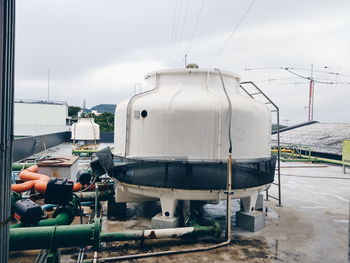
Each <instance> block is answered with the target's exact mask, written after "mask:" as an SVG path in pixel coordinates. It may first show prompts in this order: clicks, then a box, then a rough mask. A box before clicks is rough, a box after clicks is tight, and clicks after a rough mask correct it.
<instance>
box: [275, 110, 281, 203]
mask: <svg viewBox="0 0 350 263" xmlns="http://www.w3.org/2000/svg"><path fill="white" fill-rule="evenodd" d="M275 107H276V110H277V147H278V151H277V169H278V170H277V176H278V206H282V200H281V198H282V197H281V141H280V110H279V108H278V107H277V106H275Z"/></svg>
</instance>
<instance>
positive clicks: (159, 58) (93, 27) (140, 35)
mask: <svg viewBox="0 0 350 263" xmlns="http://www.w3.org/2000/svg"><path fill="white" fill-rule="evenodd" d="M201 2H202V1H201V0H193V1H190V2H189V4H188V10H187V14H188V15H187V20H186V24H185V26H184V30H183V35H182V36H179V34H178V35H177V37H176V39H177V41H179V40H180V39H181V40H182V43H175V44H174V43H173V44H172V45H171V46H172V47H173V48H172V49H170V51H171V54H172V58H174V57H175V55H177V57H176V59H175V58H174V59H173V60H172V61H171V62H172V63H169V59H168V58H169V57H168V54H169V46H170V44H171V43H170V39H171V32H172V23H173V17H174V10H175V5H176V1H170V0H168V1H160V0H158V1H155V0H150V1H141V0H139V1H136V0H132V1H112V0H109V1H107V0H103V1H101V0H100V1H92V0H75V1H68V0H52V1H47V0H40V1H39V0H17V24H16V97H18V98H34V99H44V98H46V86H47V68H50V69H51V72H52V74H51V75H52V78H51V87H52V88H51V94H52V96H51V98H52V99H57V100H66V101H68V102H69V103H70V104H81V103H82V100H83V99H87V101H88V104H89V105H94V104H98V103H118V101H120V100H122V99H125V98H127V97H128V96H130V95H131V94H132V93H133V86H134V84H135V83H138V82H143V79H142V76H143V75H144V73H146V72H147V71H149V70H154V69H157V68H163V67H170V66H175V65H176V66H179V65H180V62H181V59H182V57H183V55H184V53H185V52H186V51H188V50H187V49H188V47H189V43H190V36H191V35H192V31H193V27H194V23H195V20H196V17H197V14H198V9H199V6H200V5H201ZM178 4H179V5H180V4H181V7H182V9H181V10H182V12H181V16H180V17H181V19H180V20H179V21H180V22H179V25H178V33H180V32H181V28H182V22H183V19H184V14H185V8H186V6H187V1H185V0H178ZM248 5H249V2H248V1H243V0H240V1H231V0H227V1H214V0H206V1H205V4H204V8H203V12H202V14H201V16H200V19H199V23H198V27H197V31H196V32H195V35H194V39H193V41H192V44H191V49H190V50H189V53H188V57H189V61H193V62H196V63H198V64H199V65H200V66H202V67H208V66H209V65H210V64H211V63H212V61H213V59H214V57H215V55H216V54H217V52H218V50H219V48H220V47H221V46H222V45H223V43H224V41H225V40H226V38H227V36H228V35H229V33H230V31H231V29H232V28H233V26H234V25H235V24H236V23H237V22H238V20H239V18H240V17H241V15H242V14H243V12H244V11H245V9H246V8H247V7H248ZM349 7H350V3H349V1H336V2H335V1H280V0H267V1H261V0H260V1H259V0H257V1H256V2H255V4H254V6H253V7H252V9H251V11H250V12H249V14H248V15H247V17H246V18H245V20H244V21H243V23H242V24H241V26H240V27H239V29H238V30H237V32H236V33H235V34H234V36H233V38H232V39H231V41H230V42H229V44H228V45H227V47H226V48H225V50H224V51H223V53H222V55H221V56H220V57H219V59H218V60H217V62H216V63H215V65H214V66H216V67H220V68H222V69H226V70H238V71H237V73H239V74H240V75H241V76H242V79H243V80H257V81H259V80H267V79H269V78H275V79H278V78H293V77H294V76H293V75H291V74H290V73H287V72H285V71H283V70H279V69H272V70H254V71H239V69H243V68H245V67H284V66H294V67H295V66H299V67H302V68H309V67H310V64H311V63H314V64H315V68H316V69H319V70H321V69H323V67H324V66H325V65H327V66H329V68H328V70H330V71H339V70H340V71H341V72H343V73H348V74H350V62H349V58H350V51H349V46H350V35H349V34H348V33H347V31H348V28H350V19H349V17H350V11H349V10H350V8H349ZM174 61H175V62H174ZM299 73H302V74H304V75H308V74H309V72H308V71H299ZM317 77H319V78H331V77H332V78H333V79H334V76H330V75H325V74H319V75H317ZM339 79H341V80H344V81H347V82H350V78H346V77H339V78H338V80H339ZM295 81H297V82H300V81H303V80H302V79H295V80H294V79H285V80H279V81H270V82H268V81H265V82H264V81H263V82H260V83H259V82H258V83H259V84H260V86H261V87H262V88H263V89H264V90H265V91H266V92H267V93H268V94H269V95H270V96H271V97H272V98H273V99H274V100H275V101H276V102H277V103H278V104H279V105H280V107H281V114H282V119H292V120H293V122H300V121H304V120H305V119H306V116H307V113H306V111H305V109H304V107H305V106H307V94H308V90H307V88H308V84H307V83H305V84H296V85H294V84H287V83H293V82H295ZM315 87H316V93H315V118H316V119H319V120H322V121H329V122H331V121H337V122H342V121H344V122H345V121H347V122H349V121H350V114H349V110H347V107H346V106H345V105H346V103H347V100H348V99H347V98H349V96H350V92H349V88H350V85H324V84H322V85H321V84H320V85H318V84H316V85H315Z"/></svg>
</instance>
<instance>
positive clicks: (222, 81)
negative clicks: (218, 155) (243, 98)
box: [215, 68, 232, 154]
mask: <svg viewBox="0 0 350 263" xmlns="http://www.w3.org/2000/svg"><path fill="white" fill-rule="evenodd" d="M215 70H216V71H217V72H218V73H219V76H220V80H221V84H222V88H223V90H224V92H225V95H226V99H227V102H228V115H229V123H228V140H229V143H230V147H229V151H228V152H229V154H231V153H232V138H231V121H232V103H231V99H230V97H229V96H228V93H227V90H226V87H225V83H224V79H223V77H222V74H221V70H220V69H218V68H216V69H215Z"/></svg>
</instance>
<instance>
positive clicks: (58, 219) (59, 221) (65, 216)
mask: <svg viewBox="0 0 350 263" xmlns="http://www.w3.org/2000/svg"><path fill="white" fill-rule="evenodd" d="M70 223H72V212H70V211H69V210H65V211H62V212H60V213H58V214H57V215H56V216H55V217H53V218H49V219H44V220H40V221H39V222H38V224H36V225H33V226H35V227H39V226H55V225H69V224H70ZM19 227H26V225H23V224H22V223H18V224H13V225H11V226H10V228H19Z"/></svg>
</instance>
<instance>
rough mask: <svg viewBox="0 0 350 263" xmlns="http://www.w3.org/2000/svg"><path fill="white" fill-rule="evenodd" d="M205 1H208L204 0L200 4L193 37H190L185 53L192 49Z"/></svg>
mask: <svg viewBox="0 0 350 263" xmlns="http://www.w3.org/2000/svg"><path fill="white" fill-rule="evenodd" d="M205 1H206V0H202V3H201V5H200V7H199V11H198V14H197V18H196V21H195V23H194V27H193V30H192V34H191V37H190V41H189V42H188V46H187V49H186V52H185V54H188V53H189V52H190V50H191V46H192V41H193V38H194V35H195V33H196V31H197V27H198V22H199V18H200V16H201V14H202V11H203V7H204V4H205Z"/></svg>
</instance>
